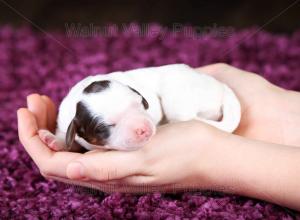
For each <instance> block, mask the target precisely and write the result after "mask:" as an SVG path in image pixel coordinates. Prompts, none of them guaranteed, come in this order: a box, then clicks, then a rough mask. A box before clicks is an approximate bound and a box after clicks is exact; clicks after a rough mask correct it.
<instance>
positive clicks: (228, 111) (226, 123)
mask: <svg viewBox="0 0 300 220" xmlns="http://www.w3.org/2000/svg"><path fill="white" fill-rule="evenodd" d="M222 112H223V117H222V119H221V120H220V121H213V120H207V119H201V121H203V122H206V123H208V124H210V125H212V126H214V127H216V128H219V129H221V130H223V131H227V132H230V133H232V132H233V131H234V130H235V129H236V128H237V127H238V125H239V123H240V120H241V105H240V102H239V100H238V98H237V97H236V95H235V94H234V92H233V91H232V90H231V89H230V88H229V87H228V86H226V85H224V94H223V105H222Z"/></svg>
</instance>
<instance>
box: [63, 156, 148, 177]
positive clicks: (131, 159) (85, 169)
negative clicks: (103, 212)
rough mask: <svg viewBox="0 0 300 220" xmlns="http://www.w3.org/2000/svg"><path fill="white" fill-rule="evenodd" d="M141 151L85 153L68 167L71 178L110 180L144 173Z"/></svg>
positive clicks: (68, 174)
mask: <svg viewBox="0 0 300 220" xmlns="http://www.w3.org/2000/svg"><path fill="white" fill-rule="evenodd" d="M138 152H139V151H130V152H124V151H106V152H101V151H95V152H94V153H89V154H83V155H81V156H80V157H78V158H77V159H76V160H74V161H73V162H72V163H70V164H69V165H68V167H67V171H66V173H67V176H68V177H69V178H70V179H81V178H84V177H85V178H88V179H91V180H96V181H109V180H114V179H120V178H124V177H127V176H131V175H138V174H142V168H143V163H142V159H141V157H140V156H139V153H138Z"/></svg>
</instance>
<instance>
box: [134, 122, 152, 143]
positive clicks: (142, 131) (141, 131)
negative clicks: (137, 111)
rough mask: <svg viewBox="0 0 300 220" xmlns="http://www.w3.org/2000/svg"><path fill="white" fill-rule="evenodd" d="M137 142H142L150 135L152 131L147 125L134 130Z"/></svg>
mask: <svg viewBox="0 0 300 220" xmlns="http://www.w3.org/2000/svg"><path fill="white" fill-rule="evenodd" d="M134 132H135V136H136V138H137V140H138V141H144V140H146V139H148V138H149V137H150V136H151V135H152V130H151V128H150V126H149V125H143V126H140V127H138V128H136V129H135V130H134Z"/></svg>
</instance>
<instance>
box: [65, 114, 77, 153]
mask: <svg viewBox="0 0 300 220" xmlns="http://www.w3.org/2000/svg"><path fill="white" fill-rule="evenodd" d="M77 129H78V125H77V120H76V118H74V119H73V120H72V121H71V123H70V125H69V127H68V130H67V134H66V144H67V148H68V149H71V148H72V145H73V143H74V139H75V135H76V133H77Z"/></svg>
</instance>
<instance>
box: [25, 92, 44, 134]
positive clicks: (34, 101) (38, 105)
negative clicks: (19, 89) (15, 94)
mask: <svg viewBox="0 0 300 220" xmlns="http://www.w3.org/2000/svg"><path fill="white" fill-rule="evenodd" d="M27 106H28V109H29V111H31V112H32V113H33V114H34V116H35V117H36V123H37V126H38V128H39V129H41V128H44V129H45V128H47V107H46V104H45V102H44V101H43V99H42V98H41V96H40V95H39V94H31V95H29V96H27Z"/></svg>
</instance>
